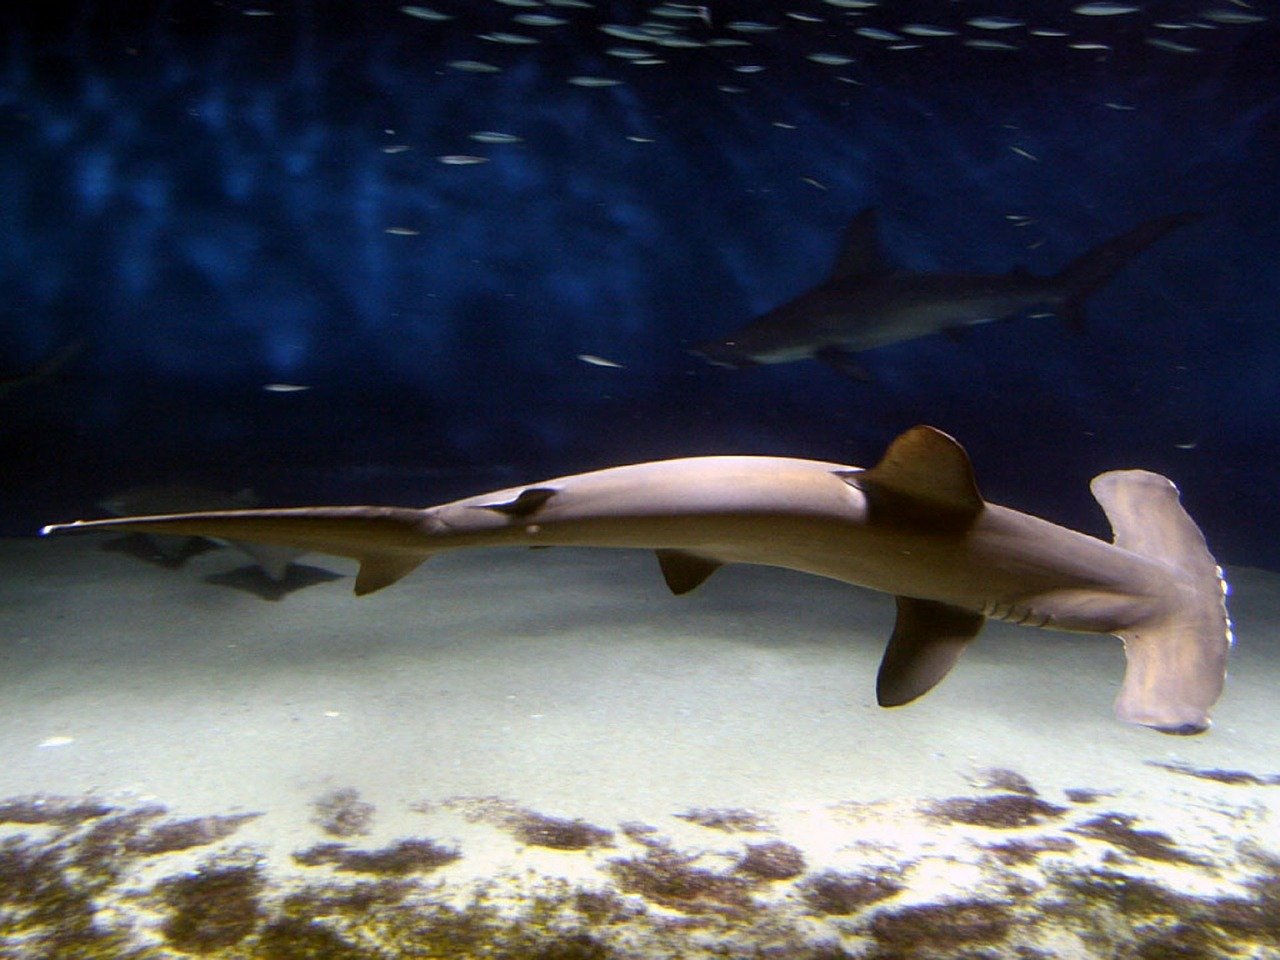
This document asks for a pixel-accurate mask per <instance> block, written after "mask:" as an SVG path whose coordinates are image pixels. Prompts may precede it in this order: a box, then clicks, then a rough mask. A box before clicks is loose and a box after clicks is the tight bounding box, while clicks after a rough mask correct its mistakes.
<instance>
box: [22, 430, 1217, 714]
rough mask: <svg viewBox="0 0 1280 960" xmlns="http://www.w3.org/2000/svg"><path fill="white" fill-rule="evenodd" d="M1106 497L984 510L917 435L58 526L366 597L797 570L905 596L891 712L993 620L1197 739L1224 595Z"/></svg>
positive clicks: (1152, 508) (948, 458)
mask: <svg viewBox="0 0 1280 960" xmlns="http://www.w3.org/2000/svg"><path fill="white" fill-rule="evenodd" d="M1091 489H1092V490H1093V493H1094V496H1095V497H1096V498H1097V500H1098V502H1099V503H1100V504H1101V505H1102V508H1103V510H1104V511H1105V512H1106V514H1107V518H1108V519H1109V520H1110V522H1111V527H1112V530H1113V532H1114V535H1115V539H1114V542H1112V543H1107V542H1105V541H1103V540H1099V539H1097V538H1095V537H1091V536H1087V535H1085V534H1083V533H1077V532H1076V531H1074V530H1068V529H1066V528H1064V527H1060V526H1057V525H1055V524H1052V523H1049V522H1047V521H1045V520H1041V519H1039V518H1037V517H1033V516H1030V515H1028V514H1024V513H1019V512H1017V511H1015V510H1010V509H1008V508H1006V507H1001V506H997V505H995V504H991V503H987V502H986V501H984V500H983V498H982V495H981V494H980V493H979V491H978V486H977V483H976V481H975V480H974V477H973V470H972V467H971V466H970V463H969V457H968V454H967V453H966V452H965V451H964V449H963V448H962V447H961V446H960V445H959V444H958V443H957V442H956V441H955V440H953V439H952V438H951V437H949V436H947V435H946V434H944V433H942V432H941V431H939V430H936V429H934V428H932V427H927V426H918V427H914V428H912V429H911V430H908V431H907V432H906V433H904V434H902V435H901V436H899V437H898V438H897V439H896V440H894V441H893V443H892V444H890V446H889V449H888V450H887V452H886V453H885V455H884V456H883V458H882V459H881V460H880V462H879V463H878V464H877V465H876V466H874V467H872V468H870V469H865V470H864V469H859V468H856V467H848V466H844V465H841V464H837V463H823V462H819V461H812V460H797V459H793V458H787V457H749V456H748V457H742V456H720V457H692V458H685V459H677V460H659V461H652V462H648V463H637V464H632V465H630V466H623V467H613V468H610V469H606V470H597V471H593V472H591V473H583V474H577V475H574V476H568V477H560V478H558V479H554V480H547V481H544V482H541V483H536V484H530V485H527V486H520V487H512V488H510V489H506V490H498V491H495V492H493V493H488V494H482V495H480V496H476V497H468V498H466V499H463V500H457V501H454V502H452V503H446V504H442V505H440V506H436V507H428V508H426V509H412V508H403V507H378V506H355V507H298V508H291V509H276V510H270V509H268V510H229V511H214V512H197V513H187V514H176V515H169V516H155V517H145V516H133V517H123V518H120V519H113V520H95V521H77V522H75V523H70V524H56V525H52V526H48V527H45V528H44V529H43V530H42V531H41V532H42V533H44V534H51V533H62V532H66V531H94V530H101V531H107V532H112V531H118V530H123V531H130V532H136V533H144V534H149V535H166V536H167V535H177V536H198V537H211V538H215V539H219V540H227V541H232V542H236V543H260V544H271V545H274V546H276V547H285V548H290V549H293V550H300V551H311V550H314V551H319V552H321V553H329V554H336V555H338V556H344V557H350V558H353V559H354V560H356V561H357V562H358V563H359V565H360V569H359V573H358V574H357V576H356V581H355V590H356V593H357V594H367V593H372V592H373V591H375V590H380V589H382V588H383V587H386V586H388V585H390V584H392V583H394V582H396V581H397V580H399V579H400V578H402V577H404V576H406V575H407V574H409V573H410V572H412V571H413V570H414V569H416V568H417V567H418V565H419V564H421V563H422V562H423V561H424V560H426V559H427V558H428V557H430V556H431V555H432V554H435V553H439V552H441V551H444V550H455V549H462V548H474V547H499V546H521V547H540V546H575V547H628V548H640V549H650V550H654V551H656V554H657V558H658V563H659V567H660V568H661V571H662V574H663V577H664V578H665V580H666V582H667V586H668V587H669V588H670V589H671V591H672V592H673V593H677V594H683V593H687V592H689V591H690V590H692V589H694V588H695V587H697V586H699V585H700V584H701V583H702V582H703V581H705V580H706V579H707V578H708V577H709V576H711V575H712V574H713V573H715V572H716V570H718V569H719V568H720V567H722V566H724V565H725V564H731V563H753V564H763V565H766V566H776V567H785V568H788V569H791V570H799V571H802V572H805V573H811V574H816V575H818V576H824V577H830V578H832V579H836V580H841V581H844V582H845V583H850V584H854V585H857V586H864V587H869V588H871V589H874V590H880V591H882V592H885V593H889V594H892V595H894V596H895V597H896V598H897V622H896V624H895V626H894V630H893V634H892V636H891V637H890V639H889V643H888V646H887V648H886V649H885V652H884V656H883V659H882V660H881V664H880V671H879V676H878V678H877V681H876V698H877V700H878V702H879V703H880V704H881V705H882V706H898V705H900V704H904V703H908V702H910V701H912V700H914V699H916V698H917V697H919V696H921V695H923V694H925V693H927V692H928V691H929V690H931V689H932V688H933V687H934V686H935V685H936V684H937V683H938V682H939V681H941V680H942V678H943V677H945V676H946V675H947V673H948V672H949V671H950V670H951V668H952V667H953V666H954V665H955V663H956V661H957V660H958V659H959V657H960V655H961V653H962V652H963V651H964V649H965V648H966V647H967V646H968V644H969V642H970V641H971V640H973V638H974V637H976V636H977V635H978V633H979V631H980V630H981V629H982V626H983V624H984V623H986V621H987V620H988V619H990V618H994V619H998V620H1005V621H1008V622H1011V623H1015V624H1020V625H1024V626H1029V627H1041V628H1047V629H1053V630H1067V631H1075V632H1081V633H1100V634H1113V635H1115V636H1118V637H1120V638H1121V639H1122V640H1123V641H1124V649H1125V657H1126V661H1127V667H1126V670H1125V678H1124V684H1123V687H1122V688H1121V691H1120V695H1119V697H1118V698H1117V700H1116V712H1117V714H1118V715H1119V716H1120V717H1121V719H1123V720H1126V721H1128V722H1131V723H1138V724H1143V725H1145V726H1149V727H1153V728H1155V729H1157V730H1160V731H1162V732H1165V733H1176V734H1190V733H1199V732H1201V731H1203V730H1205V729H1207V728H1208V726H1209V711H1210V708H1211V707H1212V706H1213V704H1214V703H1215V702H1216V701H1217V699H1218V696H1219V694H1220V693H1221V691H1222V686H1223V681H1224V677H1225V675H1226V661H1227V652H1228V650H1229V648H1230V646H1231V624H1230V620H1229V619H1228V617H1227V610H1226V603H1225V595H1226V587H1225V582H1224V581H1223V579H1222V572H1221V570H1220V569H1219V568H1218V566H1217V564H1216V563H1215V561H1214V558H1213V556H1212V555H1211V554H1210V552H1209V550H1208V548H1207V546H1206V545H1205V541H1204V537H1203V536H1202V535H1201V533H1200V530H1199V529H1198V528H1197V527H1196V524H1195V522H1194V521H1193V520H1192V519H1191V518H1190V516H1188V515H1187V513H1186V511H1185V510H1183V508H1182V506H1181V504H1180V503H1179V500H1178V493H1177V490H1176V489H1175V487H1174V485H1173V484H1172V483H1171V482H1169V481H1168V480H1166V479H1165V478H1164V477H1161V476H1158V475H1157V474H1154V473H1148V472H1146V471H1143V470H1123V471H1113V472H1110V473H1104V474H1102V475H1100V476H1098V477H1096V478H1095V479H1094V480H1093V483H1092V487H1091Z"/></svg>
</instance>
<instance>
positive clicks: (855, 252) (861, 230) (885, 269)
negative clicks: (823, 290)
mask: <svg viewBox="0 0 1280 960" xmlns="http://www.w3.org/2000/svg"><path fill="white" fill-rule="evenodd" d="M891 269H892V268H891V267H890V266H889V263H888V261H887V260H886V259H885V256H884V253H883V252H882V251H881V249H880V231H879V230H878V229H877V227H876V209H875V207H867V208H866V209H865V210H863V211H862V212H861V213H859V214H858V215H857V216H856V217H854V218H853V219H852V220H851V221H849V225H848V226H847V227H845V228H844V237H843V238H842V240H841V243H840V253H839V255H838V256H837V257H836V262H835V265H834V266H833V267H832V268H831V279H833V280H847V279H850V278H853V277H871V276H879V275H883V274H886V273H889V272H891Z"/></svg>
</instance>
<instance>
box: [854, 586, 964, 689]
mask: <svg viewBox="0 0 1280 960" xmlns="http://www.w3.org/2000/svg"><path fill="white" fill-rule="evenodd" d="M985 622H986V618H985V617H984V616H983V615H982V614H980V613H973V612H972V611H969V610H962V609H960V608H959V607H953V606H950V605H949V604H945V603H938V602H937V601H934V600H916V599H914V598H912V597H898V619H897V622H896V623H895V624H894V627H893V636H892V637H890V638H889V645H888V646H887V647H885V651H884V657H883V658H882V659H881V661H880V672H879V674H878V675H877V676H876V702H877V703H879V704H880V706H882V707H900V706H902V705H903V704H904V703H910V702H911V701H912V700H915V699H916V698H917V697H920V696H923V695H924V694H926V693H928V692H929V691H930V690H932V689H933V688H934V687H935V686H937V684H938V683H939V682H940V681H941V680H942V678H943V677H945V676H946V675H947V674H948V673H950V672H951V668H952V667H954V666H955V664H956V661H957V660H959V659H960V654H962V653H964V649H965V647H967V646H968V645H969V641H970V640H972V639H973V638H974V637H976V636H977V635H978V631H980V630H981V629H982V625H983V623H985Z"/></svg>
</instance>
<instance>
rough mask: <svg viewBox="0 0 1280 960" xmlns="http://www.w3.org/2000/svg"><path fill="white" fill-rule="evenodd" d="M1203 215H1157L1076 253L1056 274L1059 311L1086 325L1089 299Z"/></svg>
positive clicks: (1070, 320) (1078, 325)
mask: <svg viewBox="0 0 1280 960" xmlns="http://www.w3.org/2000/svg"><path fill="white" fill-rule="evenodd" d="M1203 216H1204V215H1203V214H1201V213H1174V214H1170V215H1169V216H1167V217H1157V218H1156V219H1154V220H1148V221H1147V222H1146V223H1143V224H1140V225H1139V226H1136V227H1134V228H1133V229H1132V230H1130V231H1129V232H1128V233H1122V234H1120V236H1118V237H1112V238H1111V239H1110V240H1107V241H1105V242H1103V243H1100V244H1098V245H1097V246H1096V247H1094V248H1093V249H1091V250H1088V251H1086V252H1085V253H1082V254H1081V255H1080V256H1078V257H1076V258H1075V259H1074V260H1072V261H1071V262H1070V263H1069V264H1067V266H1066V268H1065V269H1064V270H1063V271H1062V272H1061V273H1059V274H1058V275H1057V277H1055V278H1054V279H1055V280H1057V281H1058V282H1059V283H1060V284H1061V286H1062V291H1063V295H1062V306H1061V307H1060V308H1059V312H1060V313H1061V314H1062V316H1063V318H1064V319H1065V320H1066V321H1067V322H1068V323H1069V324H1070V325H1071V326H1072V327H1075V328H1077V329H1081V328H1083V327H1084V302H1085V300H1087V299H1088V298H1089V297H1090V296H1092V295H1093V294H1094V293H1095V292H1096V291H1097V290H1098V289H1100V288H1101V287H1102V286H1104V285H1105V284H1106V283H1108V282H1109V281H1110V280H1111V278H1112V277H1114V276H1115V275H1116V274H1117V273H1119V272H1120V270H1122V269H1123V268H1124V266H1125V265H1126V264H1128V263H1129V261H1131V260H1132V259H1133V258H1134V257H1136V256H1137V255H1138V254H1140V253H1141V252H1142V251H1143V250H1145V249H1147V247H1149V246H1151V245H1152V244H1153V243H1155V242H1156V241H1157V240H1159V239H1160V238H1161V237H1163V236H1164V235H1165V234H1167V233H1172V232H1173V231H1174V230H1177V229H1178V228H1179V227H1184V226H1186V225H1187V224H1190V223H1195V222H1196V221H1197V220H1200V219H1201V218H1202V217H1203Z"/></svg>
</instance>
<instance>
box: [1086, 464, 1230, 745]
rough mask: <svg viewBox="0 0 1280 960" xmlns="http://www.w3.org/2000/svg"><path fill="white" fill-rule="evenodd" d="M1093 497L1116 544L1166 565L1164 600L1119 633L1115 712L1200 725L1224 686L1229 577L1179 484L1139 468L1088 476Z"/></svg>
mask: <svg viewBox="0 0 1280 960" xmlns="http://www.w3.org/2000/svg"><path fill="white" fill-rule="evenodd" d="M1090 489H1091V490H1092V491H1093V495H1094V497H1095V498H1096V499H1097V501H1098V503H1099V504H1101V505H1102V509H1103V510H1104V511H1105V512H1106V514H1107V519H1108V520H1109V521H1110V522H1111V529H1112V532H1113V533H1114V534H1115V543H1116V546H1118V547H1121V548H1123V549H1125V550H1129V551H1132V552H1133V553H1137V554H1140V555H1142V556H1144V557H1148V558H1150V559H1152V560H1156V561H1158V562H1160V563H1162V564H1164V565H1165V566H1167V567H1168V568H1169V574H1170V576H1171V577H1173V578H1174V581H1175V584H1176V590H1175V600H1174V602H1173V603H1172V604H1171V606H1170V608H1169V609H1167V610H1164V611H1161V613H1160V614H1159V615H1158V616H1156V617H1154V618H1152V620H1151V621H1150V622H1148V623H1142V624H1138V625H1135V626H1134V627H1132V628H1130V629H1128V630H1125V631H1123V632H1121V633H1120V634H1119V636H1120V638H1121V639H1122V640H1123V641H1124V653H1125V659H1126V661H1127V666H1126V668H1125V675H1124V686H1123V687H1122V688H1121V690H1120V695H1119V696H1118V697H1117V698H1116V715H1117V716H1118V717H1119V718H1120V719H1121V720H1125V721H1128V722H1129V723H1139V724H1142V725H1144V726H1148V727H1154V728H1155V729H1157V730H1160V731H1162V732H1164V733H1175V734H1191V733H1202V732H1203V731H1205V730H1207V729H1208V728H1209V724H1210V720H1209V710H1210V708H1211V707H1212V706H1213V705H1214V703H1216V702H1217V700H1218V696H1219V695H1220V694H1221V693H1222V686H1223V682H1224V680H1225V678H1226V671H1227V652H1228V650H1230V648H1231V642H1232V638H1231V620H1230V618H1229V617H1228V615H1227V605H1226V595H1227V584H1226V581H1225V580H1224V579H1223V578H1222V568H1221V567H1219V566H1218V564H1217V563H1216V561H1215V560H1214V559H1213V556H1212V555H1211V554H1210V553H1209V549H1208V547H1207V546H1206V545H1205V541H1204V536H1203V535H1202V534H1201V533H1200V528H1199V527H1197V526H1196V524H1195V521H1193V520H1192V519H1191V517H1190V516H1189V515H1188V514H1187V512H1186V510H1184V509H1183V508H1182V504H1181V503H1180V502H1179V500H1178V489H1177V487H1175V486H1174V485H1173V483H1171V482H1170V481H1169V480H1166V479H1165V478H1164V477H1162V476H1160V475H1159V474H1155V473H1148V472H1147V471H1145V470H1117V471H1112V472H1111V473H1104V474H1100V475H1099V476H1097V477H1094V479H1093V482H1092V483H1091V484H1090Z"/></svg>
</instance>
